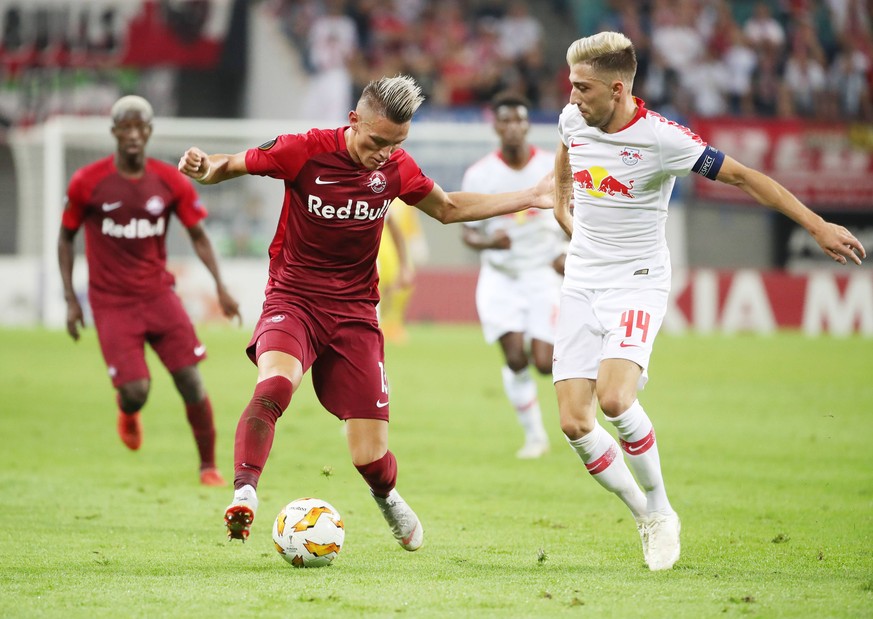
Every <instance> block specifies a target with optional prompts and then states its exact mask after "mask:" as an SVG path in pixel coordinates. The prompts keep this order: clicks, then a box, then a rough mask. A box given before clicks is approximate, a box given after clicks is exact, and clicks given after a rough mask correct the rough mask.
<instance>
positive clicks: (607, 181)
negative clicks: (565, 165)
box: [573, 166, 635, 199]
mask: <svg viewBox="0 0 873 619" xmlns="http://www.w3.org/2000/svg"><path fill="white" fill-rule="evenodd" d="M573 180H574V181H575V182H576V183H579V185H580V186H581V187H582V189H584V190H585V191H587V192H588V194H589V195H591V196H593V197H595V198H602V197H603V196H606V195H609V196H622V197H625V198H631V199H633V198H634V197H635V196H634V194H632V193H631V189H633V187H634V181H633V179H631V180H628V181H627V182H622V181H620V180H619V179H617V178H616V177H615V176H613V175H612V174H610V173H609V171H608V170H606V169H605V168H601V167H600V166H592V167H590V168H588V169H586V170H579V171H578V172H574V173H573Z"/></svg>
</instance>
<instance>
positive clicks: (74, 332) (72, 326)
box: [67, 299, 85, 342]
mask: <svg viewBox="0 0 873 619" xmlns="http://www.w3.org/2000/svg"><path fill="white" fill-rule="evenodd" d="M80 325H81V327H82V328H83V329H84V328H85V315H84V314H83V313H82V306H81V305H79V302H78V301H77V300H75V299H73V300H72V301H68V302H67V333H69V334H70V337H71V338H73V340H75V341H76V342H78V341H79V326H80Z"/></svg>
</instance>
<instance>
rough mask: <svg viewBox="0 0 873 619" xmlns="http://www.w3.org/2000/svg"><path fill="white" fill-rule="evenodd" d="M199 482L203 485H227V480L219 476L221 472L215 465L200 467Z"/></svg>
mask: <svg viewBox="0 0 873 619" xmlns="http://www.w3.org/2000/svg"><path fill="white" fill-rule="evenodd" d="M200 483H201V484H202V485H204V486H216V487H219V486H226V485H227V482H226V481H224V477H222V476H221V473H219V472H218V469H217V468H215V467H210V468H206V469H202V470H201V471H200Z"/></svg>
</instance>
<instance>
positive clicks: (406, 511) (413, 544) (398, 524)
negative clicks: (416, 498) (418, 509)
mask: <svg viewBox="0 0 873 619" xmlns="http://www.w3.org/2000/svg"><path fill="white" fill-rule="evenodd" d="M372 496H373V500H374V501H376V505H378V506H379V511H381V512H382V515H383V516H384V517H385V521H386V522H387V523H388V526H389V527H391V532H392V533H393V534H394V538H395V539H396V540H397V543H398V544H400V545H401V546H402V547H403V548H404V550H409V551H413V550H418V549H419V548H421V545H422V544H423V543H424V529H423V528H422V526H421V521H420V520H419V519H418V516H416V515H415V512H414V511H412V508H411V507H409V505H407V503H406V501H404V500H403V497H401V496H400V495H399V494H398V493H397V490H391V492H390V493H389V494H388V496H387V497H384V498H383V497H379V496H376V495H375V494H373V495H372Z"/></svg>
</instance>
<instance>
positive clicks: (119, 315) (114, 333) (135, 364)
mask: <svg viewBox="0 0 873 619" xmlns="http://www.w3.org/2000/svg"><path fill="white" fill-rule="evenodd" d="M91 311H92V313H93V315H94V328H95V330H96V331H97V340H98V341H99V342H100V351H101V352H102V353H103V360H104V361H105V362H106V368H107V372H108V374H109V378H110V379H111V380H112V385H113V386H114V387H115V388H116V389H117V388H119V387H120V386H121V385H124V384H126V383H131V382H133V381H138V380H143V379H146V380H147V379H149V378H150V376H149V368H148V366H147V365H146V360H145V341H146V325H145V321H144V320H143V317H142V314H141V312H140V311H139V309H138V305H137V304H135V303H134V304H128V305H121V306H107V307H100V306H92V308H91Z"/></svg>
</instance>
